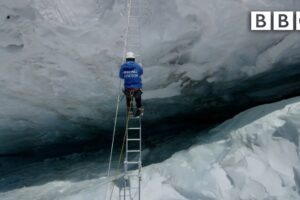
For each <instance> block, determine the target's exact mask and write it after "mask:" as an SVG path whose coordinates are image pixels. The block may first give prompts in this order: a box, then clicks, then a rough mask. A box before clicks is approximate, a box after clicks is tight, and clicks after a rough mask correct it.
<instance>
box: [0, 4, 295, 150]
mask: <svg viewBox="0 0 300 200" xmlns="http://www.w3.org/2000/svg"><path fill="white" fill-rule="evenodd" d="M144 6H145V8H147V9H145V10H144V13H145V16H144V17H143V19H142V24H143V26H142V33H143V34H142V43H143V55H144V57H143V58H144V66H145V75H144V77H143V78H144V85H145V94H144V97H145V99H147V100H148V101H149V104H148V105H146V106H147V108H148V111H149V112H147V115H145V118H146V117H148V118H149V119H152V120H153V121H157V120H159V119H163V118H165V117H174V116H175V117H176V116H177V115H178V114H181V113H183V112H185V114H188V115H189V112H194V111H199V112H202V109H204V111H203V112H207V110H205V109H210V108H212V109H213V108H219V107H220V105H219V104H221V105H224V104H226V103H228V106H229V105H231V104H232V102H235V101H236V100H237V99H238V100H240V101H239V102H240V104H241V107H242V106H243V104H246V103H247V105H248V104H250V103H249V102H253V101H254V100H255V101H256V103H257V101H258V103H259V100H261V99H264V101H272V100H274V98H275V97H276V98H281V96H283V95H285V94H288V95H291V94H294V93H296V92H297V91H299V87H298V85H299V83H298V82H297V80H298V81H299V79H297V77H296V78H295V77H294V79H293V78H290V79H288V80H290V81H285V80H283V81H281V82H277V84H274V83H273V79H276V80H277V79H280V78H281V77H282V76H283V75H284V74H287V77H288V78H289V77H292V76H293V75H294V76H297V75H298V74H299V73H298V71H297V73H295V72H294V71H295V70H298V69H299V68H296V69H293V70H291V66H293V67H295V66H294V65H297V64H299V61H300V58H299V53H298V52H299V50H300V49H299V48H300V45H299V44H300V42H299V40H300V38H299V34H298V33H293V32H291V33H287V32H277V33H254V32H250V31H249V27H248V17H249V11H250V10H255V9H259V10H296V9H299V8H300V2H299V1H293V0H286V1H284V2H283V1H274V0H263V1H261V0H260V1H258V0H257V1H253V0H244V1H235V0H228V1H224V0H214V1H212V0H201V1H199V0H176V1H145V3H144ZM124 8H125V1H124V0H119V1H111V0H98V1H97V0H87V1H84V2H82V1H80V0H24V1H22V0H10V1H1V2H0V11H1V12H0V25H1V26H0V60H1V66H0V87H1V90H0V96H1V98H0V103H1V110H0V132H1V134H0V139H1V141H3V143H2V144H1V145H0V153H1V154H12V153H19V152H23V151H31V150H33V151H36V152H37V151H38V150H37V148H38V146H47V145H51V144H54V143H65V142H66V141H73V142H76V141H81V140H85V139H89V138H92V137H95V135H99V134H103V133H104V132H105V130H109V132H108V133H110V130H111V128H112V127H111V126H112V117H113V114H114V109H115V97H116V94H117V88H118V84H119V80H118V77H117V74H118V66H119V64H120V62H121V57H122V55H121V54H122V49H123V38H122V37H123V35H124V30H125V24H126V20H125V18H124V14H125V12H124ZM7 16H10V18H9V19H7ZM269 69H279V70H282V72H285V73H281V71H280V72H278V73H277V74H279V75H278V76H274V77H269V78H268V79H266V80H268V81H269V82H259V85H255V84H252V83H253V82H256V79H254V80H253V82H251V83H248V84H241V85H242V86H244V87H243V88H241V89H239V86H240V85H239V84H238V83H240V80H241V81H242V80H246V79H247V78H248V77H253V76H254V75H257V74H259V73H261V72H264V71H266V70H269ZM270 73H271V72H270ZM271 74H272V73H271ZM298 76H299V75H298ZM264 78H265V77H263V78H262V79H263V80H264ZM234 80H236V81H237V82H232V81H234ZM224 81H225V82H224ZM283 82H284V83H283ZM272 83H273V84H272ZM211 84H212V85H211ZM213 84H216V85H213ZM249 85H250V86H251V85H254V86H253V87H255V91H250V92H249V91H247V92H249V94H248V93H247V92H245V93H246V94H244V95H243V96H238V97H236V95H235V94H237V93H238V94H240V93H241V92H243V91H244V90H246V89H247V88H251V87H250V86H249ZM273 86H277V87H274V88H273ZM261 87H265V88H264V89H263V90H262V91H261V90H259V88H261ZM270 87H271V89H270ZM232 88H238V89H237V90H236V91H233V92H232V94H228V93H227V91H229V90H231V89H232ZM252 89H253V88H252ZM222 91H223V92H225V93H223V92H222ZM180 95H182V96H180ZM265 96H267V98H264V97H265ZM194 98H198V99H196V100H197V101H195V99H194ZM253 98H254V100H253ZM199 99H200V101H199ZM245 99H246V100H245ZM201 100H203V101H204V100H205V101H204V102H202V101H201ZM244 102H246V103H244ZM166 104H167V105H168V106H166ZM234 105H236V104H235V103H234ZM228 106H227V107H228ZM248 106H249V105H248ZM121 110H122V111H124V109H123V108H122V109H121ZM232 110H234V108H233V109H232ZM105 133H107V132H105ZM11 141H13V142H11Z"/></svg>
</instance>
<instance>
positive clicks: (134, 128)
mask: <svg viewBox="0 0 300 200" xmlns="http://www.w3.org/2000/svg"><path fill="white" fill-rule="evenodd" d="M140 129H141V127H132V128H128V130H140Z"/></svg>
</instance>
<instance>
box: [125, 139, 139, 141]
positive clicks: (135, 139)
mask: <svg viewBox="0 0 300 200" xmlns="http://www.w3.org/2000/svg"><path fill="white" fill-rule="evenodd" d="M127 140H128V141H140V140H141V139H139V138H133V139H129V138H128V139H127Z"/></svg>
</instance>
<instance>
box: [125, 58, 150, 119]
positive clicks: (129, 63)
mask: <svg viewBox="0 0 300 200" xmlns="http://www.w3.org/2000/svg"><path fill="white" fill-rule="evenodd" d="M142 75H143V68H142V67H141V66H140V65H139V64H138V63H136V62H135V55H134V53H133V52H127V53H126V62H125V63H124V64H123V65H122V66H121V69H120V74H119V76H120V78H121V79H124V94H125V96H126V102H127V112H128V115H129V116H132V115H133V106H132V98H133V97H134V99H135V103H136V107H137V111H136V113H135V117H139V116H142V115H143V114H144V107H143V104H142V97H141V96H142V93H143V92H142V79H141V76H142Z"/></svg>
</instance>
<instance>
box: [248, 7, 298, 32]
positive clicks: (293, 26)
mask: <svg viewBox="0 0 300 200" xmlns="http://www.w3.org/2000/svg"><path fill="white" fill-rule="evenodd" d="M251 30H252V31H272V30H274V31H294V30H298V31H299V30H300V12H293V11H274V12H271V11H253V12H251Z"/></svg>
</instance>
